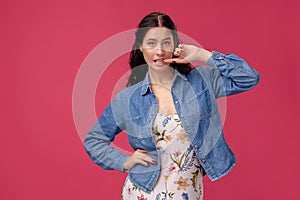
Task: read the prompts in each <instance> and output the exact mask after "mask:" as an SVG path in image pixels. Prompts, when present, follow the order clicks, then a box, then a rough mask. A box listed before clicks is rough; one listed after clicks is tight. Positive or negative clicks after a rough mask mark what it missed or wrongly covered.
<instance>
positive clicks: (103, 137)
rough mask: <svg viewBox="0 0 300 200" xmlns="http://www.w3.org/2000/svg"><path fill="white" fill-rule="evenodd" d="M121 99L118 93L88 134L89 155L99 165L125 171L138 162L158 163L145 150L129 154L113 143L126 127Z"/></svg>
mask: <svg viewBox="0 0 300 200" xmlns="http://www.w3.org/2000/svg"><path fill="white" fill-rule="evenodd" d="M121 99H122V98H121V97H120V96H119V95H117V97H116V98H115V99H114V100H113V101H112V102H111V104H109V106H107V108H106V109H105V110H104V112H103V113H102V115H101V116H100V118H99V119H98V121H97V123H96V125H95V126H94V127H93V129H92V130H91V131H90V132H89V133H88V134H87V135H86V138H85V140H84V147H85V149H86V151H87V153H88V155H89V156H90V158H91V159H92V160H93V161H94V162H95V163H96V164H97V165H99V166H100V167H102V168H104V169H107V170H112V169H115V170H119V171H123V172H124V171H126V170H130V169H131V168H132V167H134V166H135V165H136V164H141V165H144V166H149V163H151V164H156V161H155V160H153V159H152V158H151V157H150V156H148V155H147V153H148V152H147V151H145V150H142V149H137V150H136V151H135V152H134V153H132V154H131V155H130V156H129V155H126V154H124V153H122V152H121V151H119V150H118V149H116V148H114V147H113V146H112V145H111V143H112V142H113V141H114V139H115V136H116V135H117V134H118V133H120V132H121V131H122V130H124V129H125V125H124V123H125V120H124V119H123V117H122V116H123V115H122V112H123V111H124V108H125V106H122V105H121V104H120V102H121V101H122V100H121Z"/></svg>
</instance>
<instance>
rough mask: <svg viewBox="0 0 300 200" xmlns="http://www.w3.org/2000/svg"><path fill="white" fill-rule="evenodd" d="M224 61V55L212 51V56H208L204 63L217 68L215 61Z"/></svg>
mask: <svg viewBox="0 0 300 200" xmlns="http://www.w3.org/2000/svg"><path fill="white" fill-rule="evenodd" d="M223 59H224V54H222V53H219V52H216V51H212V55H211V56H210V58H209V59H208V60H207V61H206V64H208V65H209V66H212V67H216V66H217V63H216V62H217V60H223Z"/></svg>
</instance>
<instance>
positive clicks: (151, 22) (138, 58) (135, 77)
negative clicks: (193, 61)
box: [127, 12, 192, 87]
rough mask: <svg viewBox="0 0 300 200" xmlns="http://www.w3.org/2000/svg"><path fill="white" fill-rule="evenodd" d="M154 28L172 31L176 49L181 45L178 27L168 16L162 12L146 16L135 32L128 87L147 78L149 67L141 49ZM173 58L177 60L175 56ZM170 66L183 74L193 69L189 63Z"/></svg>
mask: <svg viewBox="0 0 300 200" xmlns="http://www.w3.org/2000/svg"><path fill="white" fill-rule="evenodd" d="M153 27H166V28H168V29H170V30H171V31H172V35H173V39H174V44H175V47H177V46H178V45H179V38H178V34H177V29H176V26H175V24H174V22H173V21H172V19H171V18H170V17H169V16H168V15H166V14H164V13H161V12H152V13H150V14H148V15H146V16H145V17H144V18H143V19H142V21H141V22H140V23H139V25H138V29H137V31H136V32H135V42H134V44H133V47H132V51H131V53H130V59H129V64H130V67H131V74H130V76H129V79H128V82H127V87H128V86H131V85H134V84H136V83H138V82H140V81H142V80H143V79H144V78H145V75H146V73H147V71H148V66H147V63H146V61H145V59H144V56H143V53H142V51H141V50H140V49H139V48H140V45H141V44H142V43H143V39H144V36H145V35H146V33H147V31H148V30H149V29H151V28H153ZM173 57H174V58H175V56H173ZM170 66H171V67H173V68H175V69H177V70H178V71H179V72H180V73H182V74H188V73H189V72H190V71H191V69H192V68H191V66H190V64H189V63H188V64H178V63H171V64H170Z"/></svg>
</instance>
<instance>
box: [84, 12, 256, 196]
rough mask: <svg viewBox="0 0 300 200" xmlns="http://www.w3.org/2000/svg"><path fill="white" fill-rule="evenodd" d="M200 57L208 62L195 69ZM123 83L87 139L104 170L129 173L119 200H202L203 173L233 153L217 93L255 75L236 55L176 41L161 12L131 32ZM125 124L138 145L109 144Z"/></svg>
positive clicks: (230, 162)
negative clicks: (124, 148)
mask: <svg viewBox="0 0 300 200" xmlns="http://www.w3.org/2000/svg"><path fill="white" fill-rule="evenodd" d="M194 61H201V62H203V63H207V65H209V66H201V67H195V68H192V67H191V66H190V64H189V63H191V62H194ZM130 65H131V68H132V73H131V76H130V78H129V81H128V87H127V88H126V89H124V90H122V91H121V92H120V93H119V94H118V95H117V96H116V97H115V99H113V101H112V102H111V103H110V104H109V105H108V106H107V108H106V109H105V110H104V112H103V113H102V115H101V116H100V118H99V120H98V122H97V123H96V125H95V126H94V127H93V129H92V130H91V131H90V132H89V133H88V134H87V136H86V139H85V142H84V145H85V148H86V150H87V152H88V154H89V156H90V157H91V159H92V160H93V161H94V162H95V163H96V164H98V165H99V166H101V167H103V168H104V169H115V170H120V171H128V177H127V179H126V181H125V184H124V187H123V193H122V198H123V199H139V200H143V199H147V200H153V199H157V200H159V199H202V198H203V185H202V177H203V175H205V174H207V175H208V177H209V178H210V179H211V180H217V179H219V178H221V177H223V176H224V175H226V174H227V173H228V172H229V171H230V170H231V169H232V167H233V166H234V165H235V156H234V154H233V152H232V151H231V150H230V148H229V147H228V145H227V143H226V142H225V140H224V137H223V132H222V123H221V120H220V115H219V112H218V109H217V103H216V99H217V98H219V97H222V96H227V95H233V94H237V93H241V92H244V91H247V90H249V89H251V88H253V87H254V86H255V85H256V84H257V83H258V81H259V74H258V73H257V72H256V71H255V70H254V69H253V68H251V67H250V66H248V65H247V63H246V62H245V61H244V60H242V59H241V58H239V57H238V56H236V55H233V54H222V53H219V52H216V51H213V52H210V51H207V50H205V49H203V48H199V47H196V46H192V45H187V44H180V43H179V39H178V35H177V30H176V27H175V25H174V22H173V21H172V20H171V18H170V17H169V16H167V15H166V14H164V13H159V12H154V13H150V14H149V15H147V16H145V17H144V19H142V21H141V22H140V24H139V26H138V29H137V31H136V41H135V43H134V45H133V49H132V52H131V57H130ZM123 130H125V131H126V133H127V135H128V138H129V142H130V145H131V146H132V148H133V149H134V150H135V152H134V153H133V154H132V155H125V154H123V153H122V152H120V151H118V150H117V149H115V148H114V147H113V146H111V142H112V141H113V140H114V138H115V136H116V135H117V134H118V133H120V132H121V131H123Z"/></svg>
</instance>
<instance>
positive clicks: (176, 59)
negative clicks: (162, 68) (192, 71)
mask: <svg viewBox="0 0 300 200" xmlns="http://www.w3.org/2000/svg"><path fill="white" fill-rule="evenodd" d="M163 62H165V63H179V64H185V63H188V61H186V60H185V59H182V58H171V59H165V60H163Z"/></svg>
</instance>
